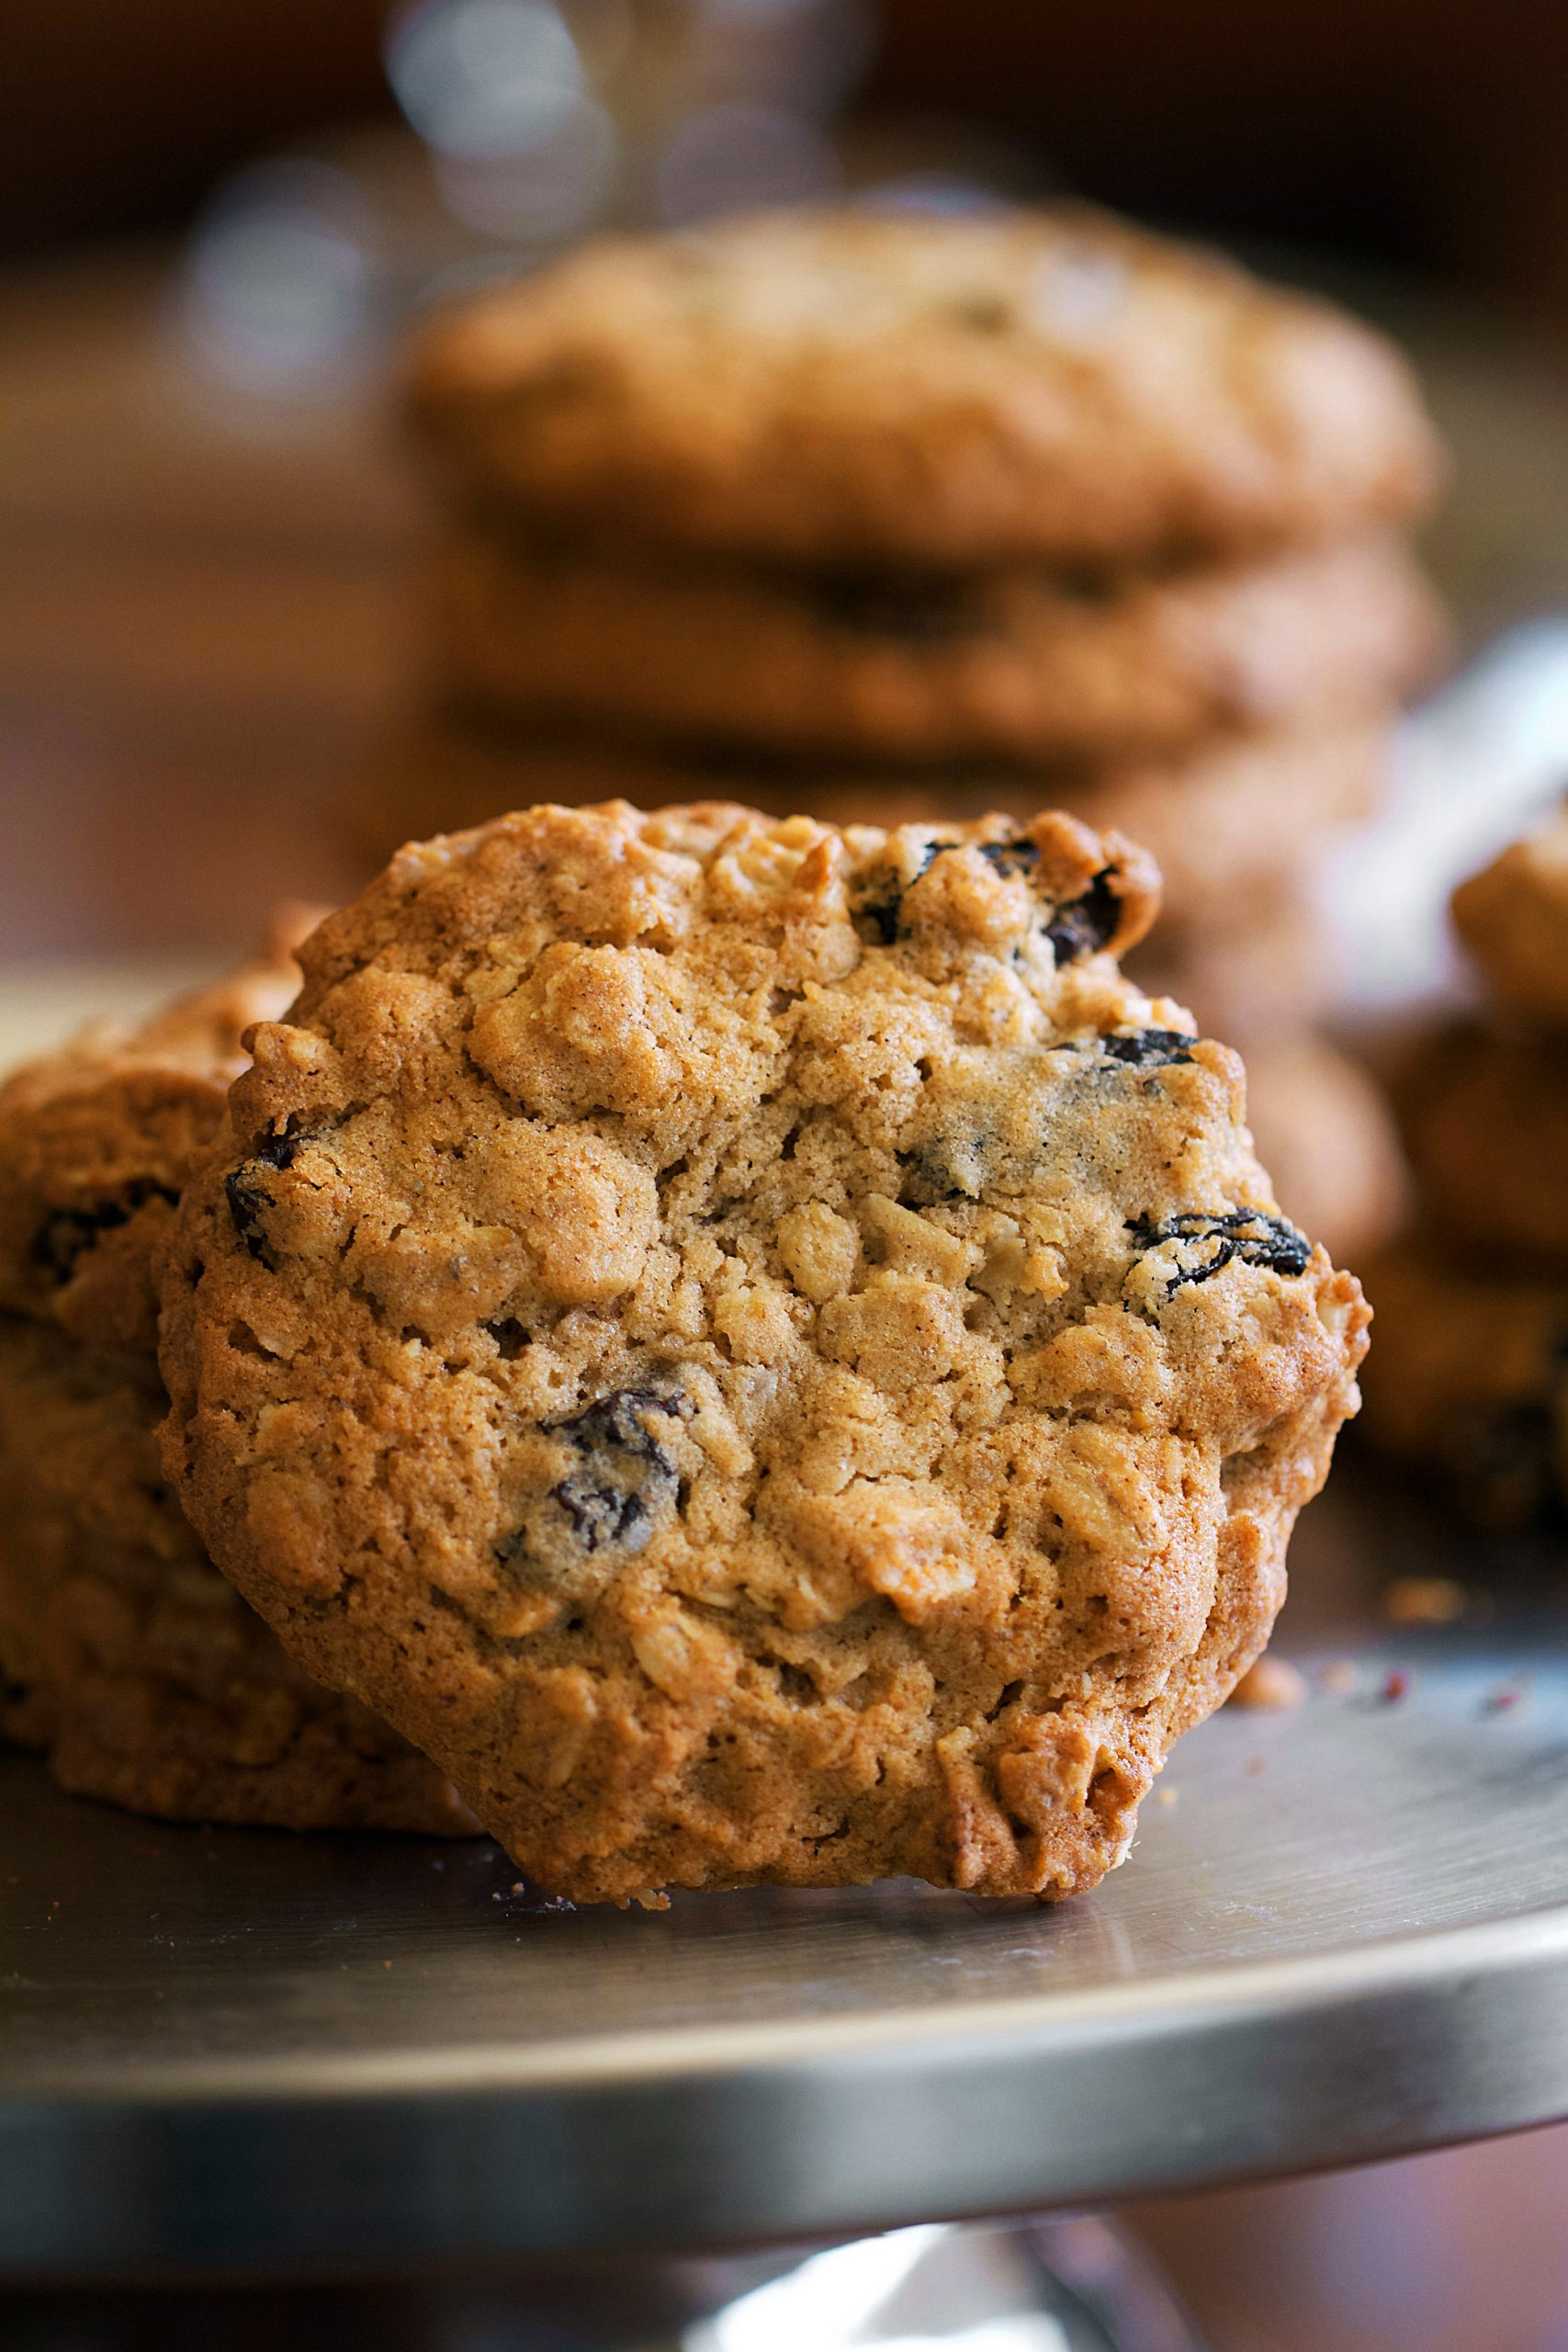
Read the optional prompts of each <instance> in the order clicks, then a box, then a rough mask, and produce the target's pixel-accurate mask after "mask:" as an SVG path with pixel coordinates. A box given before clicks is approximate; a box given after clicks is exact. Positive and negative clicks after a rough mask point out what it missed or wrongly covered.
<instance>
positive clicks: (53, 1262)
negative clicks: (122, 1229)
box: [31, 1176, 180, 1283]
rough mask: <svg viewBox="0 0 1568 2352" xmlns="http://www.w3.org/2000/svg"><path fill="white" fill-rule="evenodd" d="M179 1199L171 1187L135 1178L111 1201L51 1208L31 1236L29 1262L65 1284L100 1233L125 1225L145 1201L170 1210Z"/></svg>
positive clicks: (144, 1204) (109, 1231)
mask: <svg viewBox="0 0 1568 2352" xmlns="http://www.w3.org/2000/svg"><path fill="white" fill-rule="evenodd" d="M179 1197H180V1196H179V1194H178V1193H176V1192H175V1190H174V1189H173V1187H172V1186H170V1185H168V1184H160V1183H159V1182H157V1180H156V1179H155V1178H153V1177H152V1176H138V1177H136V1178H134V1179H133V1180H132V1182H130V1183H129V1184H127V1185H126V1186H125V1187H124V1188H123V1190H122V1191H120V1192H118V1193H116V1194H114V1196H113V1197H112V1198H111V1199H108V1200H102V1201H95V1202H94V1203H93V1204H92V1206H91V1207H90V1208H85V1209H54V1210H52V1211H51V1214H50V1215H49V1216H46V1217H45V1219H44V1221H43V1223H42V1224H41V1225H40V1226H39V1229H38V1231H37V1232H36V1233H35V1234H34V1236H33V1238H32V1245H31V1256H32V1260H33V1262H34V1264H35V1265H38V1266H41V1267H43V1269H44V1270H45V1272H47V1273H49V1274H51V1275H52V1277H53V1278H54V1280H55V1281H56V1282H57V1283H68V1282H69V1281H70V1279H71V1277H72V1275H73V1273H74V1272H75V1271H76V1263H77V1261H78V1259H79V1258H80V1257H81V1256H82V1253H83V1251H84V1250H90V1249H91V1248H92V1246H93V1243H94V1242H95V1241H96V1240H97V1238H98V1237H99V1235H100V1234H104V1233H112V1232H113V1231H114V1229H115V1227H117V1226H121V1225H129V1224H130V1220H131V1218H132V1217H133V1216H135V1214H136V1212H137V1210H138V1209H140V1208H143V1207H145V1206H146V1204H147V1203H148V1202H149V1201H167V1202H168V1204H169V1205H170V1206H171V1207H174V1206H175V1204H177V1202H178V1200H179Z"/></svg>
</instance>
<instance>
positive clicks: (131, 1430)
mask: <svg viewBox="0 0 1568 2352" xmlns="http://www.w3.org/2000/svg"><path fill="white" fill-rule="evenodd" d="M164 1403H165V1400H164V1394H163V1390H162V1388H161V1386H160V1385H159V1381H158V1375H157V1369H156V1366H155V1365H154V1364H153V1363H152V1361H151V1359H150V1358H142V1357H141V1356H137V1355H134V1354H122V1355H109V1354H106V1353H102V1352H99V1351H94V1350H90V1349H87V1348H84V1347H81V1346H79V1345H77V1344H76V1343H75V1342H74V1341H73V1340H69V1339H67V1338H66V1337H65V1336H64V1335H63V1334H62V1333H61V1332H59V1331H56V1330H51V1329H49V1328H48V1327H47V1326H45V1325H41V1324H29V1323H27V1322H24V1321H22V1320H21V1319H19V1318H17V1317H8V1316H0V1498H3V1501H4V1508H3V1509H0V1730H3V1731H4V1732H5V1733H6V1735H7V1736H9V1737H11V1738H12V1739H14V1740H18V1741H20V1742H22V1743H23V1744H24V1745H27V1746H29V1747H42V1748H44V1749H46V1750H47V1752H48V1756H49V1761H50V1766H51V1771H52V1773H53V1775H54V1778H55V1779H56V1780H57V1781H59V1783H60V1785H61V1786H62V1788H64V1789H67V1790H69V1791H70V1792H72V1793H73V1795H77V1796H90V1797H100V1798H104V1799H107V1801H108V1802H110V1803H112V1804H121V1805H126V1806H128V1807H130V1809H131V1810H132V1811H134V1812H137V1813H146V1814H152V1815H159V1816H161V1817H163V1818H164V1819H173V1820H185V1821H190V1820H196V1821H226V1822H243V1823H248V1824H251V1825H253V1826H263V1827H275V1828H286V1829H313V1828H331V1829H350V1828H383V1829H404V1830H421V1831H424V1832H427V1833H430V1834H435V1835H442V1836H448V1837H449V1836H455V1835H456V1836H462V1835H469V1834H472V1832H473V1831H474V1830H475V1829H476V1827H477V1826H478V1825H477V1824H476V1823H475V1821H474V1820H473V1817H472V1816H471V1815H469V1814H468V1811H467V1810H466V1808H465V1807H464V1806H463V1805H462V1804H460V1803H459V1801H458V1799H457V1797H456V1796H455V1795H454V1793H453V1792H452V1790H451V1789H450V1787H449V1786H448V1785H447V1784H446V1781H444V1780H443V1779H442V1777H441V1775H440V1774H439V1773H438V1772H436V1771H435V1770H434V1768H433V1767H432V1766H431V1765H430V1764H429V1763H427V1762H426V1760H425V1758H423V1756H421V1755H419V1754H417V1753H416V1752H415V1750H414V1749H413V1748H412V1747H409V1746H408V1745H407V1744H406V1743H405V1742H404V1741H403V1740H401V1739H400V1738H399V1737H398V1736H397V1734H396V1733H395V1732H393V1731H390V1730H389V1728H388V1726H387V1725H386V1724H383V1723H378V1721H377V1719H376V1718H375V1716H374V1715H372V1714H371V1713H369V1712H368V1710H367V1709H366V1708H364V1707H360V1706H357V1705H355V1702H354V1701H353V1700H351V1699H343V1698H339V1697H336V1696H335V1695H333V1694H332V1693H330V1692H328V1691H323V1690H322V1689H321V1686H320V1685H319V1684H317V1683H315V1682H312V1681H311V1680H310V1677H309V1676H308V1675H307V1674H305V1673H304V1672H303V1671H302V1670H301V1668H299V1667H298V1666H297V1665H296V1664H295V1663H294V1661H293V1659H292V1658H290V1657H288V1655H287V1653H286V1652H285V1651H284V1650H283V1648H282V1647H281V1645H279V1643H278V1642H277V1641H276V1638H275V1637H274V1635H273V1634H270V1633H269V1632H268V1630H267V1628H266V1627H265V1625H264V1624H263V1623H262V1621H261V1619H260V1618H259V1617H257V1616H256V1615H255V1614H254V1611H252V1610H250V1609H247V1608H246V1606H245V1604H244V1602H243V1600H241V1599H240V1596H239V1594H238V1593H237V1592H235V1591H234V1589H232V1587H231V1586H230V1585H228V1584H226V1583H225V1582H224V1580H223V1578H222V1577H220V1575H219V1573H218V1571H217V1569H216V1568H215V1567H214V1566H212V1564H211V1562H210V1561H209V1559H208V1558H207V1557H206V1555H204V1554H203V1552H202V1549H201V1546H200V1544H198V1543H197V1539H196V1536H195V1534H194V1533H193V1532H192V1531H191V1529H190V1527H189V1526H188V1524H187V1523H186V1521H185V1519H184V1518H183V1517H182V1515H181V1512H180V1510H179V1508H178V1505H177V1504H176V1503H175V1500H174V1498H173V1497H172V1495H171V1494H170V1492H169V1488H168V1486H167V1483H166V1481H165V1479H164V1475H163V1470H162V1466H161V1464H160V1463H159V1459H158V1445H157V1436H156V1430H157V1424H158V1422H159V1420H160V1419H161V1418H162V1416H163V1413H164Z"/></svg>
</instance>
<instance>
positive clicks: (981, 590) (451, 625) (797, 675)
mask: <svg viewBox="0 0 1568 2352" xmlns="http://www.w3.org/2000/svg"><path fill="white" fill-rule="evenodd" d="M429 602H430V608H431V614H432V620H433V625H434V628H433V634H434V643H435V656H434V662H435V680H436V684H437V688H438V691H439V692H440V693H441V694H443V695H446V696H447V697H449V698H451V699H453V700H455V701H457V702H464V703H468V704H471V705H473V706H475V707H478V708H480V709H484V708H490V709H493V710H495V711H496V712H498V713H505V712H511V713H513V715H514V716H516V717H517V718H523V719H527V720H530V721H531V722H533V723H534V724H535V725H536V726H543V727H546V728H549V727H558V728H559V727H566V728H570V727H573V726H577V727H581V726H584V725H586V726H588V727H590V728H592V729H601V730H604V731H606V732H608V733H610V734H612V735H622V736H629V737H630V738H632V739H633V740H634V741H635V740H637V739H638V738H641V739H642V740H645V741H647V740H653V741H660V740H661V741H666V742H668V741H676V742H688V743H708V744H713V745H716V746H719V747H724V746H728V748H729V749H730V750H731V751H732V752H735V751H740V750H743V749H745V748H748V747H761V749H762V750H763V751H764V752H780V753H790V752H794V753H800V754H816V755H818V756H823V757H826V756H831V755H834V754H838V755H840V756H850V757H852V756H854V755H855V754H857V753H858V754H861V755H863V756H865V755H870V756H873V757H879V758H883V759H898V758H908V759H912V760H916V761H919V760H943V759H964V758H985V757H987V756H990V757H993V758H1002V759H1008V758H1012V759H1021V760H1029V759H1033V760H1035V761H1040V762H1043V761H1050V760H1057V761H1075V760H1077V761H1101V762H1104V761H1113V760H1118V759H1123V758H1130V757H1134V756H1136V755H1138V754H1140V753H1145V752H1156V753H1157V752H1181V751H1183V750H1184V749H1187V748H1189V747H1190V746H1191V745H1193V744H1195V743H1197V742H1198V741H1201V739H1202V738H1204V737H1206V736H1210V735H1213V734H1214V733H1216V732H1223V733H1234V732H1235V731H1236V730H1238V729H1241V730H1245V729H1264V728H1289V727H1291V726H1292V725H1297V726H1301V725H1311V726H1313V727H1316V728H1321V727H1323V726H1324V725H1325V723H1328V722H1332V720H1333V719H1334V718H1336V717H1337V716H1341V717H1342V716H1345V715H1347V714H1348V715H1350V716H1352V717H1355V716H1358V715H1363V714H1365V713H1367V712H1369V711H1371V710H1374V709H1381V708H1382V707H1385V706H1386V705H1387V704H1388V703H1390V702H1392V701H1397V700H1398V699H1399V698H1400V697H1401V696H1402V695H1404V693H1405V692H1406V691H1407V690H1408V689H1409V688H1410V687H1411V686H1412V685H1414V684H1416V681H1417V680H1418V679H1419V678H1420V677H1421V676H1423V675H1424V674H1426V673H1427V672H1429V671H1430V669H1431V668H1432V666H1433V664H1434V662H1435V660H1436V658H1437V654H1438V649H1439V648H1440V646H1441V644H1442V641H1443V632H1442V627H1441V623H1440V619H1439V616H1438V609H1437V605H1436V602H1435V599H1434V598H1433V596H1432V594H1431V592H1430V590H1429V589H1427V586H1426V584H1425V582H1423V581H1422V579H1421V577H1420V574H1419V573H1418V572H1417V571H1416V567H1415V565H1414V564H1413V563H1412V561H1411V560H1410V558H1409V557H1408V556H1407V555H1406V554H1405V553H1404V551H1403V550H1402V549H1401V548H1398V547H1397V546H1396V545H1394V544H1393V542H1391V541H1388V540H1371V541H1355V542H1352V543H1350V544H1348V545H1338V546H1333V547H1328V548H1304V549H1301V548H1294V549H1291V550H1289V551H1287V552H1285V553H1283V554H1279V555H1274V556H1271V557H1269V558H1267V559H1264V560H1254V561H1251V562H1247V563H1234V564H1228V565H1208V566H1203V567H1190V566H1189V567H1185V568H1182V569H1179V570H1174V571H1167V572H1163V573H1157V574H1149V575H1139V576H1134V577H1131V578H1129V577H1125V576H1120V577H1119V576H1115V575H1111V576H1107V577H1102V578H1100V579H1099V580H1093V579H1080V580H1077V581H1074V580H1071V579H1066V578H1063V579H1054V578H1053V577H1052V576H1051V575H1050V574H1048V573H1046V572H1044V571H1041V570H1039V569H1034V570H1029V569H1024V568H1021V567H1018V566H1014V567H1011V568H1008V569H1004V570H1000V571H993V572H987V573H984V574H976V575H968V576H966V575H963V574H942V573H932V572H930V571H927V572H906V573H904V574H902V575H900V574H898V573H897V572H893V573H886V572H884V573H877V572H874V571H872V572H865V573H861V574H847V575H844V574H840V575H832V574H818V575H810V574H804V575H798V576H791V575H789V574H786V573H784V572H781V571H773V572H771V573H770V572H768V571H763V570H761V569H760V568H758V567H755V566H753V567H751V568H750V569H743V568H741V567H739V566H731V567H729V568H728V569H727V570H721V569H719V568H717V567H710V568H709V569H707V570H703V569H701V568H697V567H694V566H692V565H691V564H686V565H682V564H681V563H680V561H679V560H674V559H671V557H669V556H668V555H661V556H660V558H659V559H658V560H644V561H643V562H642V563H641V564H640V565H639V564H637V562H635V561H632V560H624V559H623V560H615V558H609V559H606V556H605V555H604V551H603V550H599V549H595V548H592V546H581V545H579V546H573V547H571V548H561V547H559V546H550V545H548V544H538V543H535V544H531V543H530V541H529V539H528V537H527V535H526V534H525V533H523V532H520V531H519V532H513V533H510V534H508V533H505V532H502V531H497V530H494V529H486V528H484V527H483V526H459V527H458V528H457V530H455V531H454V532H452V533H450V534H449V535H448V537H447V539H446V543H445V545H444V547H443V548H442V550H441V551H440V554H439V557H438V560H437V561H436V563H435V565H434V571H433V573H432V579H431V593H430V598H429Z"/></svg>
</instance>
